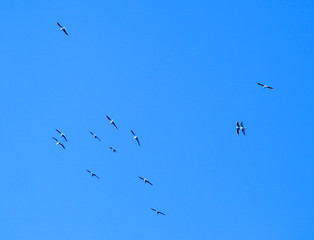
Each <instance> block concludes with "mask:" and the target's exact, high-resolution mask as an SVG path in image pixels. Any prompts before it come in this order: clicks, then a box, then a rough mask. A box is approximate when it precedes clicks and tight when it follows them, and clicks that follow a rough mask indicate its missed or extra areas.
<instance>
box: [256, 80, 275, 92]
mask: <svg viewBox="0 0 314 240" xmlns="http://www.w3.org/2000/svg"><path fill="white" fill-rule="evenodd" d="M256 84H257V85H260V86H262V87H263V88H269V89H272V90H273V89H274V88H272V87H270V86H267V85H265V84H262V83H258V82H257V83H256Z"/></svg>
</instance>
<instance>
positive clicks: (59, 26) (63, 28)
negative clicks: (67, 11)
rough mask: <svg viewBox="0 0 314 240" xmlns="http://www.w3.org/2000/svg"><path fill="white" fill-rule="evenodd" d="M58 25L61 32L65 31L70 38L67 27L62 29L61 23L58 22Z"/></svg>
mask: <svg viewBox="0 0 314 240" xmlns="http://www.w3.org/2000/svg"><path fill="white" fill-rule="evenodd" d="M57 25H58V26H59V27H60V31H63V32H64V33H65V34H66V35H67V36H69V34H68V33H67V31H66V30H65V29H66V28H65V27H62V26H61V24H60V23H58V22H57Z"/></svg>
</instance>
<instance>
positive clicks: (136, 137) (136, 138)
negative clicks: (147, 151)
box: [131, 130, 141, 146]
mask: <svg viewBox="0 0 314 240" xmlns="http://www.w3.org/2000/svg"><path fill="white" fill-rule="evenodd" d="M131 133H132V134H133V136H134V137H133V138H134V139H135V140H136V141H137V144H138V145H139V146H141V144H140V140H139V139H138V136H136V134H135V133H134V132H133V131H132V130H131Z"/></svg>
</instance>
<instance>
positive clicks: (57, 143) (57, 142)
mask: <svg viewBox="0 0 314 240" xmlns="http://www.w3.org/2000/svg"><path fill="white" fill-rule="evenodd" d="M52 139H53V140H55V141H56V145H59V146H61V147H63V148H64V149H65V147H64V146H63V144H62V143H60V142H59V141H58V139H56V138H54V137H53V138H52Z"/></svg>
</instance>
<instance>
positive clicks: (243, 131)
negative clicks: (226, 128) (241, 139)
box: [242, 128, 245, 136]
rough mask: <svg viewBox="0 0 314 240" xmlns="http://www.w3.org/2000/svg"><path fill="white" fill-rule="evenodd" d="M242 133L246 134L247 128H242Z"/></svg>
mask: <svg viewBox="0 0 314 240" xmlns="http://www.w3.org/2000/svg"><path fill="white" fill-rule="evenodd" d="M242 133H243V135H244V136H245V128H242Z"/></svg>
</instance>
